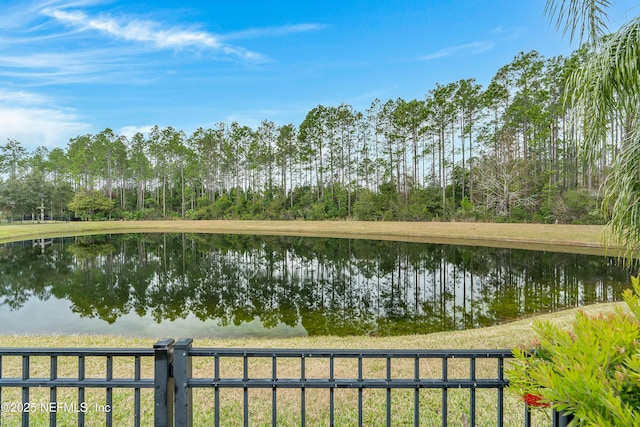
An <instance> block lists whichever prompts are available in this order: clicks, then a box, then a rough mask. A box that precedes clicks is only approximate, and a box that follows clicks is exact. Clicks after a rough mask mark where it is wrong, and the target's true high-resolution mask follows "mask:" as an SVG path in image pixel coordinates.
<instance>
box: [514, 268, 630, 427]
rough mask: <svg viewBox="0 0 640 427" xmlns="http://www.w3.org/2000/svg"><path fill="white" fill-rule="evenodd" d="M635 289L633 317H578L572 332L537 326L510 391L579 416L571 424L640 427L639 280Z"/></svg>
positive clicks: (520, 351)
mask: <svg viewBox="0 0 640 427" xmlns="http://www.w3.org/2000/svg"><path fill="white" fill-rule="evenodd" d="M632 284H633V290H631V289H628V290H627V291H625V293H624V299H625V302H626V303H627V306H628V308H629V312H626V311H624V310H622V309H620V310H617V311H616V312H614V313H611V314H608V315H604V314H601V315H596V316H589V315H586V314H585V313H583V312H579V313H578V314H577V315H576V318H575V320H574V322H573V327H572V329H571V330H564V329H560V328H558V327H556V326H554V325H553V324H551V323H549V322H544V323H537V324H536V326H535V330H536V332H537V335H538V338H537V339H536V341H535V342H534V343H533V346H532V347H533V348H530V347H526V346H522V347H519V348H516V349H515V350H514V356H515V360H514V363H513V364H512V365H511V366H510V367H509V368H508V369H507V375H508V377H509V379H510V389H511V390H512V391H513V392H515V393H516V394H518V395H520V396H523V397H524V396H532V395H533V396H540V398H541V402H543V403H549V404H551V405H552V406H553V407H554V408H555V409H558V410H562V411H566V412H568V413H572V414H574V416H575V420H574V421H573V424H572V425H579V426H640V280H639V279H638V278H633V279H632Z"/></svg>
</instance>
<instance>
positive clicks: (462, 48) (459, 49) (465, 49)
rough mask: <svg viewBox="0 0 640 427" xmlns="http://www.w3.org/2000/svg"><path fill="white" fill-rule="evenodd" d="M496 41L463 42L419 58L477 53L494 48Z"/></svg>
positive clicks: (431, 58) (428, 58)
mask: <svg viewBox="0 0 640 427" xmlns="http://www.w3.org/2000/svg"><path fill="white" fill-rule="evenodd" d="M494 46H495V43H494V42H492V41H478V42H473V43H467V44H461V45H458V46H450V47H446V48H444V49H440V50H438V51H436V52H434V53H430V54H428V55H424V56H421V57H420V58H419V59H421V60H423V61H430V60H433V59H439V58H445V57H448V56H454V55H477V54H479V53H483V52H486V51H488V50H491V49H493V47H494Z"/></svg>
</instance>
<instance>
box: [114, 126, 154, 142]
mask: <svg viewBox="0 0 640 427" xmlns="http://www.w3.org/2000/svg"><path fill="white" fill-rule="evenodd" d="M154 126H155V125H143V126H123V127H121V128H120V129H118V131H117V132H116V133H117V134H119V135H124V136H126V137H127V138H128V139H131V138H132V137H133V135H135V134H136V133H141V134H143V135H148V134H149V132H150V131H151V128H153V127H154Z"/></svg>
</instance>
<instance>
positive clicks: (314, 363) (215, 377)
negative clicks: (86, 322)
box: [0, 338, 568, 427]
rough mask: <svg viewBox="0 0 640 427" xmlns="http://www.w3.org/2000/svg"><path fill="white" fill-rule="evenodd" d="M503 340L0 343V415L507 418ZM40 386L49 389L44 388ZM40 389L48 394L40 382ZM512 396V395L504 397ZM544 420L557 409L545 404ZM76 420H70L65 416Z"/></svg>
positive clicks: (444, 421) (56, 418)
mask: <svg viewBox="0 0 640 427" xmlns="http://www.w3.org/2000/svg"><path fill="white" fill-rule="evenodd" d="M511 357H512V354H511V351H510V350H342V349H339V350H338V349H335V350H334V349H314V350H288V349H264V348H263V349H242V348H235V349H232V348H193V347H192V339H190V338H181V339H178V340H177V341H175V340H173V339H170V338H167V339H163V340H160V341H158V342H157V343H156V344H155V345H154V347H153V349H122V348H110V349H89V348H82V349H45V348H37V349H35V348H34V349H28V348H9V349H0V403H1V405H2V406H1V408H2V411H0V425H7V426H9V425H16V420H18V419H19V420H20V421H21V423H22V425H23V426H29V425H45V424H46V422H47V421H45V420H48V424H49V425H50V426H56V425H68V424H69V423H70V422H73V423H74V424H77V425H80V426H83V425H85V422H88V421H87V417H91V424H96V419H97V420H98V422H97V423H98V424H104V425H107V426H111V425H118V426H120V425H134V426H141V425H143V426H144V425H150V424H151V418H152V419H153V425H155V426H156V427H165V426H167V427H172V426H176V427H190V426H192V425H194V418H195V419H197V423H196V424H195V425H201V424H204V425H211V424H213V425H215V426H219V425H228V424H229V423H230V421H231V420H232V421H233V422H234V424H235V425H244V426H250V425H257V424H260V425H265V424H271V425H273V426H279V425H301V426H305V425H307V423H308V424H309V425H317V424H321V425H331V426H333V425H336V424H339V425H360V426H361V425H387V426H391V425H414V426H419V425H426V426H433V425H442V426H447V425H450V423H455V424H456V425H464V426H475V425H497V426H503V425H514V424H513V419H516V418H517V419H519V420H522V421H521V422H522V425H525V426H529V425H532V423H531V414H530V413H529V411H528V408H526V406H525V405H524V404H522V407H523V408H524V409H523V411H522V412H520V415H519V417H514V414H511V413H509V414H505V399H506V397H505V393H504V391H505V390H504V389H505V387H506V386H507V385H508V379H506V378H504V375H503V367H504V363H505V360H506V359H509V358H511ZM47 392H48V393H47ZM43 393H44V394H43ZM511 407H513V405H512V406H511ZM551 418H552V424H553V425H554V426H558V427H561V426H564V425H566V423H567V421H568V420H567V419H566V418H565V417H562V416H560V415H559V414H557V413H553V416H552V417H551ZM70 420H72V421H70Z"/></svg>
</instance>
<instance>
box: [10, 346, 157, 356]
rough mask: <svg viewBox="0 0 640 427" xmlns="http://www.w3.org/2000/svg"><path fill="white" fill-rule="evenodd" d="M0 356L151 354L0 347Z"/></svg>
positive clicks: (150, 353) (145, 352)
mask: <svg viewBox="0 0 640 427" xmlns="http://www.w3.org/2000/svg"><path fill="white" fill-rule="evenodd" d="M0 356H60V357H64V356H72V357H73V356H91V357H94V356H96V357H106V356H116V357H126V356H153V349H151V348H89V347H87V348H78V347H75V348H72V347H69V348H36V347H33V348H28V347H11V348H0Z"/></svg>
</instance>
